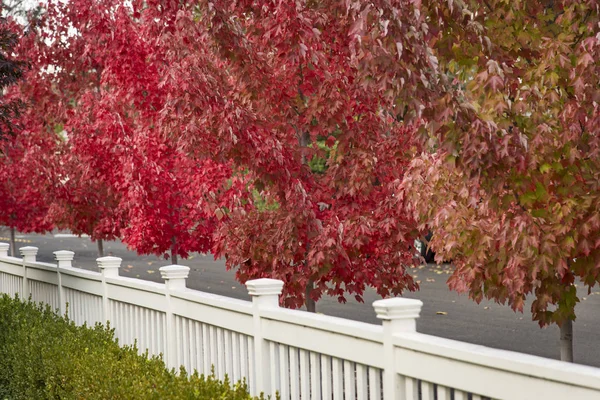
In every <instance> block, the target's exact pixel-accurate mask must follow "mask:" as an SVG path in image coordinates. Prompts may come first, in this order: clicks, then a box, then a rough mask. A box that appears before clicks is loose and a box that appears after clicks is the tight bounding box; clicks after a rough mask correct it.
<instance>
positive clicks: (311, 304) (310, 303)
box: [304, 279, 317, 313]
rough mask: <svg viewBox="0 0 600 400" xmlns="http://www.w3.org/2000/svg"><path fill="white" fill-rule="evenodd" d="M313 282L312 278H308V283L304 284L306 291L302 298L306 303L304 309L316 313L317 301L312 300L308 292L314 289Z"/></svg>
mask: <svg viewBox="0 0 600 400" xmlns="http://www.w3.org/2000/svg"><path fill="white" fill-rule="evenodd" d="M314 287H315V284H314V282H313V281H312V280H310V279H309V280H308V283H307V284H306V293H305V296H304V297H305V299H304V304H305V305H306V311H308V312H312V313H316V312H317V302H316V301H314V300H313V299H312V298H311V297H310V292H311V291H312V290H313V289H314Z"/></svg>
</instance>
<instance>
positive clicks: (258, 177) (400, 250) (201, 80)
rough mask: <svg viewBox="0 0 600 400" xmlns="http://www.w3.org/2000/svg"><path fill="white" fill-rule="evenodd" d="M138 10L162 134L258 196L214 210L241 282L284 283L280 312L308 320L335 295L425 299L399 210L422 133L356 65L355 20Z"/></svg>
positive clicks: (317, 8) (260, 7)
mask: <svg viewBox="0 0 600 400" xmlns="http://www.w3.org/2000/svg"><path fill="white" fill-rule="evenodd" d="M133 7H134V10H135V12H137V13H139V14H140V18H141V20H142V21H143V26H144V27H145V29H146V33H145V34H144V35H143V36H145V37H152V38H155V39H153V41H154V42H155V43H156V44H157V46H161V47H162V48H164V50H162V51H159V53H160V54H161V55H164V56H162V57H164V58H160V59H156V60H152V63H153V65H156V66H157V68H159V69H161V70H164V72H163V73H162V74H161V76H162V77H163V81H162V83H161V88H163V89H164V91H165V93H166V96H167V100H166V102H165V104H164V106H163V109H162V118H163V121H162V122H163V124H162V126H161V129H162V131H163V132H164V133H165V135H167V134H168V135H170V136H171V137H176V138H177V139H178V140H179V141H181V142H183V143H185V146H186V149H187V151H188V152H189V153H190V154H192V155H193V156H194V157H197V158H210V159H213V160H225V161H231V162H233V163H234V165H235V166H236V169H237V170H240V171H244V173H245V179H246V180H247V181H248V183H249V187H248V190H247V192H251V193H253V194H254V196H253V198H252V197H251V198H249V199H248V198H247V196H244V194H243V193H241V194H240V200H239V201H238V202H237V203H236V204H234V205H233V206H232V207H231V208H230V207H227V208H223V207H219V208H216V215H217V216H219V217H220V218H222V220H221V226H220V229H219V233H218V236H217V238H216V244H215V247H214V252H215V254H216V255H224V256H226V258H227V265H228V267H229V268H237V277H238V279H240V280H241V281H242V282H244V281H245V280H247V279H251V278H255V277H261V276H269V277H274V278H279V279H283V280H284V281H285V282H286V286H285V296H284V303H285V304H286V305H288V306H293V307H298V306H300V305H302V304H303V303H304V302H305V299H308V300H309V301H307V306H308V307H309V308H312V306H311V304H310V303H311V302H310V300H311V299H312V300H318V299H319V298H320V297H321V295H322V294H325V293H326V294H329V295H333V296H337V297H338V298H339V300H340V301H345V293H350V294H354V295H355V296H356V297H357V299H359V300H362V297H361V296H362V294H363V292H364V290H365V287H366V286H367V285H368V286H373V287H375V288H377V290H378V292H379V293H380V294H382V295H384V296H385V295H389V294H391V293H393V294H399V293H401V291H402V290H404V289H410V290H415V289H416V288H417V285H416V284H415V282H413V280H412V278H411V277H410V275H409V274H408V273H407V268H408V267H409V266H410V265H412V264H413V263H414V261H415V260H414V249H413V248H412V239H413V237H414V236H415V235H416V229H415V223H414V221H413V220H412V218H410V217H409V216H408V215H407V214H406V213H405V212H404V211H403V207H402V204H401V201H399V199H398V197H396V196H395V193H396V191H397V190H398V188H397V186H398V184H399V182H400V180H401V178H402V176H403V173H404V171H405V168H406V166H407V164H408V162H409V161H410V153H411V147H412V146H414V143H413V142H412V138H413V137H414V136H415V135H414V133H413V131H414V126H413V125H412V124H409V123H403V122H402V121H401V119H402V115H400V114H401V113H400V112H399V111H397V109H396V106H395V104H394V101H390V96H389V94H388V93H387V92H386V91H385V90H381V86H380V84H378V83H377V82H375V80H373V79H372V77H371V76H370V74H369V73H368V72H365V70H364V69H363V68H362V66H361V65H360V64H361V62H362V58H363V55H362V54H360V53H361V52H362V48H361V47H360V46H359V43H358V40H357V39H356V37H355V35H354V33H356V32H357V29H358V28H357V24H356V21H357V20H356V17H357V14H356V12H355V10H354V9H352V10H351V13H350V14H347V13H346V11H347V8H346V6H345V5H343V4H341V3H339V2H333V1H325V2H311V3H303V4H302V5H298V7H296V5H295V4H292V3H289V2H280V3H264V4H263V3H252V2H236V3H233V4H231V3H230V2H221V1H216V2H210V3H208V2H195V3H193V4H189V5H188V4H186V3H185V2H183V3H179V4H175V3H162V2H145V3H143V4H142V3H141V2H134V4H133ZM156 21H158V23H157V22H156ZM382 29H383V27H382ZM349 33H350V35H349ZM368 56H369V57H370V55H368ZM394 57H395V56H394ZM377 78H379V74H378V75H377ZM407 97H410V95H407ZM318 143H325V147H326V149H324V148H323V147H319V146H318V145H317V144H318ZM326 150H327V151H328V152H329V155H328V156H327V155H326V153H327V151H326ZM315 157H320V158H321V159H326V160H327V161H326V167H327V168H325V169H324V170H323V171H321V173H314V172H313V171H311V169H310V168H309V166H308V165H307V163H308V162H309V161H312V160H313V159H315Z"/></svg>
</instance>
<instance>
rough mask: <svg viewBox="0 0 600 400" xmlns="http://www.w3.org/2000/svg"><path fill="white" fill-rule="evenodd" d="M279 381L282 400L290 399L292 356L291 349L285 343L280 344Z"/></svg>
mask: <svg viewBox="0 0 600 400" xmlns="http://www.w3.org/2000/svg"><path fill="white" fill-rule="evenodd" d="M279 381H280V384H281V386H280V392H279V393H280V395H281V398H282V400H289V399H290V357H289V349H288V347H287V346H285V345H282V344H281V345H279Z"/></svg>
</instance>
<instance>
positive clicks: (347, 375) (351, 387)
mask: <svg viewBox="0 0 600 400" xmlns="http://www.w3.org/2000/svg"><path fill="white" fill-rule="evenodd" d="M344 395H345V398H346V400H348V399H350V400H354V399H355V398H356V380H355V375H354V363H353V362H351V361H346V360H344Z"/></svg>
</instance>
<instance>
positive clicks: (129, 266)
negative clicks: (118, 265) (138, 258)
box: [125, 265, 133, 269]
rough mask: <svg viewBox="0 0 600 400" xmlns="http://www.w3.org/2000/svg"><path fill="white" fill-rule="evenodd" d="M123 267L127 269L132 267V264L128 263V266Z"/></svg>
mask: <svg viewBox="0 0 600 400" xmlns="http://www.w3.org/2000/svg"><path fill="white" fill-rule="evenodd" d="M125 268H129V269H131V268H133V265H128V266H126V267H125Z"/></svg>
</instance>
